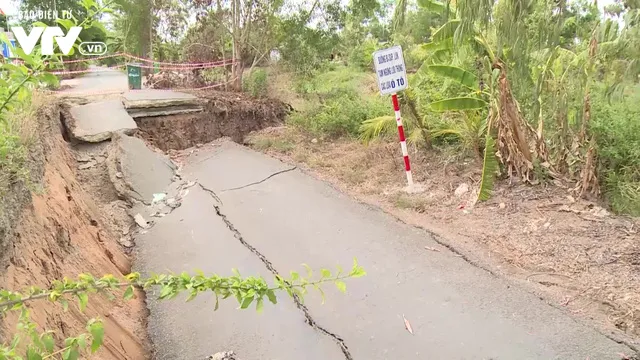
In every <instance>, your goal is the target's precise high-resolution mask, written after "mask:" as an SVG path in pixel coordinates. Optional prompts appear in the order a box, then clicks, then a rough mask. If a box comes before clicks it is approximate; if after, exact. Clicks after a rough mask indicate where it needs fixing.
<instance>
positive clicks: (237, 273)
mask: <svg viewBox="0 0 640 360" xmlns="http://www.w3.org/2000/svg"><path fill="white" fill-rule="evenodd" d="M231 272H233V274H234V275H235V276H238V277H239V276H240V272H239V271H238V269H236V268H233V269H231Z"/></svg>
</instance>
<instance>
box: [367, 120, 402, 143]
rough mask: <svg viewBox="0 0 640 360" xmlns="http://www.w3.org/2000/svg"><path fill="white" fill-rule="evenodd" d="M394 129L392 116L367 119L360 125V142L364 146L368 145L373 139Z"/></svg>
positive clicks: (394, 121) (394, 122)
mask: <svg viewBox="0 0 640 360" xmlns="http://www.w3.org/2000/svg"><path fill="white" fill-rule="evenodd" d="M396 127H397V125H396V119H395V117H393V116H380V117H377V118H373V119H367V120H365V121H363V122H362V124H361V125H360V129H359V132H360V140H361V141H362V142H363V143H364V144H369V143H370V142H371V141H372V140H373V139H375V138H377V137H380V136H381V135H384V134H388V133H389V132H390V131H391V130H393V129H394V128H396Z"/></svg>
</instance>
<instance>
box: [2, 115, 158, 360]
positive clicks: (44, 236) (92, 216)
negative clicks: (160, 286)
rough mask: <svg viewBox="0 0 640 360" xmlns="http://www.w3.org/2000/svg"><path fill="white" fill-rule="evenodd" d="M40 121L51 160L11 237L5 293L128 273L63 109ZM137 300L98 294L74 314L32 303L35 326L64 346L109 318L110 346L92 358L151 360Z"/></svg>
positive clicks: (5, 324)
mask: <svg viewBox="0 0 640 360" xmlns="http://www.w3.org/2000/svg"><path fill="white" fill-rule="evenodd" d="M45 112H49V113H48V114H44V113H45ZM40 115H41V116H40V118H41V119H42V121H43V124H41V125H42V126H41V127H40V132H41V136H40V142H41V145H42V146H43V147H44V149H45V151H44V157H45V159H46V160H45V159H41V160H42V163H44V165H42V164H41V165H42V166H44V169H43V170H44V172H43V178H42V181H41V188H42V191H39V192H37V193H34V194H33V195H32V201H31V202H30V203H27V204H25V205H24V206H23V208H22V210H21V213H20V218H19V221H18V225H17V226H16V227H15V229H14V231H13V234H12V235H13V236H9V237H8V238H7V239H5V241H6V242H7V243H8V248H9V249H8V251H7V252H6V253H3V254H2V257H3V260H4V261H5V262H4V263H5V264H6V268H5V269H4V271H3V273H2V275H1V276H0V288H8V289H14V290H18V289H25V288H28V287H29V286H32V285H36V286H40V287H44V288H46V287H48V286H49V285H50V284H51V282H52V281H53V280H55V279H61V278H62V277H65V276H66V277H70V278H74V277H76V276H77V275H78V274H80V273H84V272H88V273H91V274H93V275H94V276H101V275H104V274H114V275H115V276H118V275H122V274H127V273H129V272H130V269H131V264H130V260H129V258H128V257H127V255H126V254H125V252H124V250H123V247H122V246H120V245H119V244H118V242H117V237H116V236H115V234H114V229H113V228H112V227H111V226H110V223H111V221H110V219H107V218H105V217H104V216H103V212H102V211H101V209H100V207H99V206H97V205H96V203H95V202H94V199H92V198H91V197H90V196H89V195H88V193H87V192H86V191H85V190H84V189H83V186H82V185H81V183H80V182H79V181H78V180H77V166H78V164H79V163H78V162H77V161H76V159H75V158H74V155H73V153H72V151H71V150H70V148H69V147H68V144H67V143H65V142H64V140H63V139H62V135H61V133H60V129H59V126H58V124H57V122H59V110H58V108H57V107H56V106H50V107H47V108H46V109H43V110H42V113H41V114H40ZM45 161H46V162H45ZM5 210H7V209H5ZM8 210H9V211H20V208H14V209H8ZM138 295H139V296H138V297H137V298H136V299H134V300H131V301H128V302H124V301H121V300H115V301H110V300H108V299H107V298H106V297H105V296H103V295H91V296H90V300H89V306H88V307H87V309H86V310H85V311H84V312H80V311H79V309H78V307H77V305H76V304H75V303H74V302H72V301H70V305H69V309H68V311H67V312H65V311H64V310H63V308H62V306H61V305H60V304H53V303H49V302H47V301H36V302H33V303H31V305H30V307H31V311H32V317H33V320H34V321H35V322H36V323H37V324H38V325H39V326H40V327H41V329H47V330H53V331H55V334H56V335H55V336H56V339H57V340H58V341H61V340H63V339H64V338H66V337H69V336H77V335H79V334H81V333H84V332H85V331H86V330H85V326H86V322H87V320H88V319H90V318H93V317H100V318H102V319H103V320H104V324H105V340H104V347H103V348H102V349H101V350H99V351H98V353H97V354H96V356H95V357H92V358H96V359H145V358H148V350H147V348H146V346H147V340H146V329H145V324H144V319H145V314H146V307H145V304H144V298H143V296H142V294H138ZM15 324H16V318H15V316H14V315H10V316H8V317H7V318H6V319H3V321H2V324H1V329H2V330H1V333H2V334H4V335H7V336H3V341H7V339H10V337H9V335H10V334H12V333H14V332H15Z"/></svg>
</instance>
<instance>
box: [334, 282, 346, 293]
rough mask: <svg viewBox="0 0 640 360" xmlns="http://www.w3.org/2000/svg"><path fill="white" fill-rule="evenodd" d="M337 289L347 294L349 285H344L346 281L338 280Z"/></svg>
mask: <svg viewBox="0 0 640 360" xmlns="http://www.w3.org/2000/svg"><path fill="white" fill-rule="evenodd" d="M336 287H337V288H338V290H340V291H341V292H342V293H346V292H347V284H345V283H344V281H340V280H337V281H336Z"/></svg>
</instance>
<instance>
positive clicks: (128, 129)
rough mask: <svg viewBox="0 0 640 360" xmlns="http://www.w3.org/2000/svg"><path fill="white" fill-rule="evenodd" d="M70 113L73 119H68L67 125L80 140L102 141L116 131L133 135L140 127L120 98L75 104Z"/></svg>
mask: <svg viewBox="0 0 640 360" xmlns="http://www.w3.org/2000/svg"><path fill="white" fill-rule="evenodd" d="M69 113H70V115H71V117H72V119H67V120H66V121H65V123H66V124H65V125H66V126H67V128H68V129H69V130H70V131H71V135H72V136H73V137H74V138H75V139H77V140H80V141H85V142H92V143H96V142H102V141H105V140H108V139H110V138H111V136H112V135H113V134H114V133H118V132H123V133H125V134H127V135H131V134H133V133H134V132H135V130H136V129H137V128H138V126H137V125H136V122H135V121H134V120H133V118H132V117H131V116H130V115H129V114H128V113H127V111H126V110H125V108H124V106H123V104H122V102H121V101H119V100H108V101H102V102H96V103H90V104H86V105H79V106H74V107H72V108H70V109H69Z"/></svg>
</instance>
